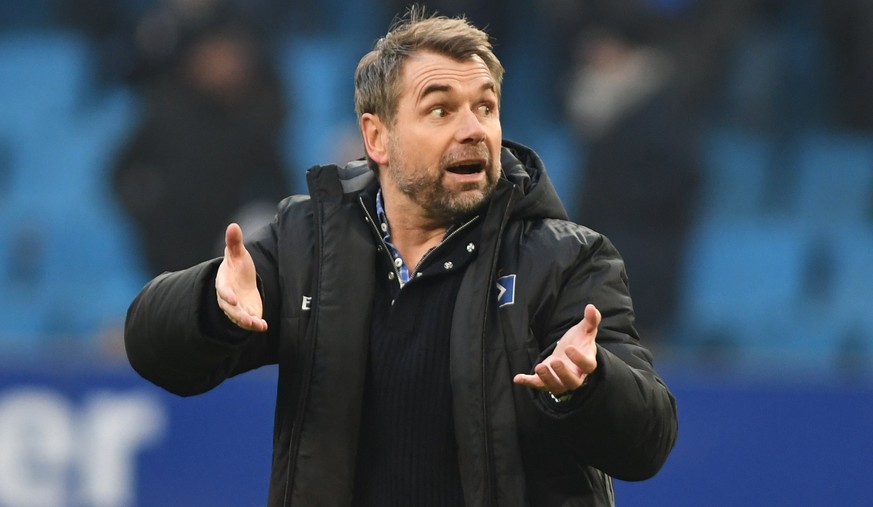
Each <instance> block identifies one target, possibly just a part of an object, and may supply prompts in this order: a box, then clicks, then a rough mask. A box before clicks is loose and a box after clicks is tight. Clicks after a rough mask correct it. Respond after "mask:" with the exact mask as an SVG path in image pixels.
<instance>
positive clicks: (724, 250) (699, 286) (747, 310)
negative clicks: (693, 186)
mask: <svg viewBox="0 0 873 507" xmlns="http://www.w3.org/2000/svg"><path fill="white" fill-rule="evenodd" d="M807 262H808V241H807V238H806V237H805V235H804V234H803V232H802V230H801V229H800V228H798V227H796V226H795V225H794V224H792V223H790V222H766V221H762V220H760V219H759V220H729V219H719V220H712V221H708V222H704V223H703V224H701V226H700V227H699V229H698V230H697V231H696V233H695V234H694V235H693V237H692V239H691V241H690V245H689V249H688V253H687V263H686V266H685V269H684V275H683V280H682V282H681V287H682V290H681V294H682V301H681V304H680V310H679V326H678V327H679V333H678V334H679V343H680V344H682V345H686V346H690V347H709V346H719V347H726V348H728V349H730V350H731V351H732V352H734V353H745V352H747V351H753V352H754V351H756V350H757V351H766V350H770V351H772V350H773V349H774V348H776V349H779V348H791V347H792V346H794V344H795V343H796V342H793V341H787V342H786V341H785V340H784V337H783V336H782V335H783V333H782V331H781V330H780V329H781V327H782V326H784V325H785V323H787V322H791V321H792V320H794V319H795V318H796V315H795V310H794V309H795V308H797V306H798V303H799V301H800V299H801V296H802V288H803V285H802V284H803V280H804V276H803V275H804V270H805V269H806V265H807ZM793 339H794V338H792V340H793Z"/></svg>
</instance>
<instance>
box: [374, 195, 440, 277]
mask: <svg viewBox="0 0 873 507" xmlns="http://www.w3.org/2000/svg"><path fill="white" fill-rule="evenodd" d="M386 194H388V193H386V192H385V189H383V190H382V200H383V206H384V209H385V216H386V217H387V219H388V224H389V226H390V228H391V243H392V244H393V245H394V247H395V248H397V251H398V253H399V254H400V256H401V257H402V258H403V261H404V262H405V263H406V265H407V266H409V267H410V268H411V269H415V267H417V266H418V263H419V261H421V258H422V257H424V255H425V254H426V253H427V252H428V251H429V250H430V249H431V248H433V247H435V246H437V245H439V243H440V241H442V239H443V238H444V237H445V235H446V231H447V230H448V229H449V226H450V225H451V224H446V223H441V222H437V221H435V220H433V219H432V218H429V217H427V216H425V214H424V212H423V210H422V209H421V207H420V206H418V205H417V204H416V203H414V202H412V201H411V200H410V199H409V198H408V197H406V196H405V195H402V194H400V195H396V194H388V195H386Z"/></svg>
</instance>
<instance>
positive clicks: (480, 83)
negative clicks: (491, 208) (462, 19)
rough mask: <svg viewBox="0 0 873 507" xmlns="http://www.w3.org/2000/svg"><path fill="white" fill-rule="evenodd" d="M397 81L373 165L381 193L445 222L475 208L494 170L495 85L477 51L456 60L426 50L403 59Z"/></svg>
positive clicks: (491, 186)
mask: <svg viewBox="0 0 873 507" xmlns="http://www.w3.org/2000/svg"><path fill="white" fill-rule="evenodd" d="M401 83H402V88H401V90H402V92H401V95H400V100H399V103H398V108H397V114H396V116H395V122H394V125H393V126H392V127H390V128H388V129H387V135H386V146H385V148H386V154H387V159H386V160H385V162H384V163H383V164H382V168H381V169H380V177H381V182H382V187H383V193H384V194H385V195H386V199H388V198H391V197H394V196H397V197H399V198H400V199H403V200H405V201H406V202H408V203H409V204H411V205H412V206H414V207H417V208H418V209H417V210H416V211H419V212H422V214H423V216H424V217H426V218H428V219H431V220H434V221H438V222H443V223H450V222H452V221H455V220H457V219H458V218H460V217H462V216H464V215H466V214H468V213H470V212H472V211H474V210H476V209H477V208H478V207H479V206H480V205H481V204H482V203H483V202H484V201H485V199H486V198H487V197H488V196H489V195H490V194H491V192H492V190H493V189H494V186H495V184H496V182H497V178H498V176H499V175H500V143H501V136H502V130H501V126H500V116H499V114H498V97H497V93H496V92H495V86H496V85H495V83H494V80H493V78H492V76H491V72H490V71H489V70H488V67H487V66H486V65H485V63H484V62H483V61H482V60H481V59H480V58H479V57H473V58H471V59H469V60H466V61H463V62H458V61H455V60H453V59H451V58H449V57H446V56H442V55H438V54H436V53H431V52H422V53H418V54H416V55H413V56H411V57H410V58H409V59H408V60H407V61H406V62H405V64H404V66H403V70H402V73H401Z"/></svg>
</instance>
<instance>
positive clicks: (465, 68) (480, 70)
mask: <svg viewBox="0 0 873 507" xmlns="http://www.w3.org/2000/svg"><path fill="white" fill-rule="evenodd" d="M400 83H401V87H400V88H401V96H403V97H407V98H412V99H413V100H415V101H416V102H418V101H420V100H421V99H423V98H424V97H426V96H427V95H429V94H431V93H434V92H453V91H455V92H459V91H468V90H483V91H489V90H490V91H493V92H495V93H496V91H497V90H496V88H497V84H496V83H495V82H494V77H493V76H492V74H491V70H490V69H489V68H488V66H487V65H486V64H485V62H484V61H483V60H482V58H481V57H479V56H478V55H472V56H470V57H469V58H466V59H464V60H457V59H455V58H452V57H449V56H446V55H442V54H439V53H435V52H431V51H422V52H419V53H415V54H413V55H410V56H409V57H408V58H407V59H406V61H404V62H403V67H402V68H401V72H400Z"/></svg>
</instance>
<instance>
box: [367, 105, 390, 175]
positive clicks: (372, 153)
mask: <svg viewBox="0 0 873 507" xmlns="http://www.w3.org/2000/svg"><path fill="white" fill-rule="evenodd" d="M387 135H388V132H387V131H386V129H385V125H384V124H383V123H382V120H381V119H379V117H378V116H376V115H375V114H372V113H364V114H363V115H361V137H363V138H364V147H365V148H366V149H367V155H368V156H369V157H370V158H371V159H372V160H373V162H376V163H377V164H379V165H385V164H387V163H388V150H387V147H386V145H385V138H386V136H387Z"/></svg>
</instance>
